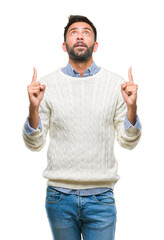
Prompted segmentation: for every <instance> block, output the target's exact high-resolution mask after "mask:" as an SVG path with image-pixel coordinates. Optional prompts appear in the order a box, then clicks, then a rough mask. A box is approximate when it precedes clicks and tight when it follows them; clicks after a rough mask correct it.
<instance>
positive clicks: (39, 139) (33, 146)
mask: <svg viewBox="0 0 164 240" xmlns="http://www.w3.org/2000/svg"><path fill="white" fill-rule="evenodd" d="M39 116H40V121H41V125H42V128H37V129H36V130H35V131H34V132H33V133H31V134H30V135H29V134H27V133H26V131H25V128H24V127H23V140H24V143H25V145H26V147H27V148H29V149H30V150H31V151H40V150H41V149H42V148H43V147H44V145H45V143H46V136H47V132H48V130H49V122H50V116H51V108H50V104H49V101H48V96H47V93H46V91H45V94H44V97H43V99H42V101H41V103H40V106H39Z"/></svg>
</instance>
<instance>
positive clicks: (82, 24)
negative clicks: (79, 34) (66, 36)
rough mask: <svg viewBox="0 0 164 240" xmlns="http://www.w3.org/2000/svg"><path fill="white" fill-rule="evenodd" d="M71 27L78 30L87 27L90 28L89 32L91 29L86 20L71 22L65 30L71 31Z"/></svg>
mask: <svg viewBox="0 0 164 240" xmlns="http://www.w3.org/2000/svg"><path fill="white" fill-rule="evenodd" d="M73 28H77V29H79V30H81V29H86V28H88V29H90V30H91V32H92V31H93V30H92V27H91V26H90V25H89V24H88V23H86V22H75V23H73V24H71V25H70V26H69V28H68V31H67V32H69V31H71V29H73Z"/></svg>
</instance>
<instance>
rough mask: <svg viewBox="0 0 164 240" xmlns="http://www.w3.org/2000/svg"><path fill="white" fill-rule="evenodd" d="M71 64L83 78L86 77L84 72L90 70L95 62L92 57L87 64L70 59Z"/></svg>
mask: <svg viewBox="0 0 164 240" xmlns="http://www.w3.org/2000/svg"><path fill="white" fill-rule="evenodd" d="M69 62H70V64H71V66H72V67H73V68H74V69H75V70H76V71H77V72H79V73H80V76H81V77H82V76H83V75H84V72H85V70H86V69H88V68H89V67H90V66H91V65H92V62H93V58H92V57H91V58H90V59H89V60H87V61H86V62H78V61H74V60H72V59H71V58H69Z"/></svg>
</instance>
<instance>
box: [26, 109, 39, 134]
mask: <svg viewBox="0 0 164 240" xmlns="http://www.w3.org/2000/svg"><path fill="white" fill-rule="evenodd" d="M28 119H29V124H30V126H31V127H32V128H34V129H36V128H37V127H38V124H39V107H36V106H32V105H30V106H29V118H28Z"/></svg>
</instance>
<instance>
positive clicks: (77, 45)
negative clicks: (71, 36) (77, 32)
mask: <svg viewBox="0 0 164 240" xmlns="http://www.w3.org/2000/svg"><path fill="white" fill-rule="evenodd" d="M75 47H86V45H85V44H84V43H76V44H75Z"/></svg>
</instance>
